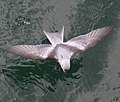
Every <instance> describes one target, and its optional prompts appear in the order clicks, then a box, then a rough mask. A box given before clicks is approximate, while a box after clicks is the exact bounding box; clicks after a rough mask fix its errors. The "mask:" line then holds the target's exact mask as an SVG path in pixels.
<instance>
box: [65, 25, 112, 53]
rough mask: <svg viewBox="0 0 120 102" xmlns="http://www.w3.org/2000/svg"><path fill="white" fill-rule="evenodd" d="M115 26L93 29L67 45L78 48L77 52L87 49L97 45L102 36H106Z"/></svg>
mask: <svg viewBox="0 0 120 102" xmlns="http://www.w3.org/2000/svg"><path fill="white" fill-rule="evenodd" d="M113 28H114V27H113V26H108V27H103V28H99V29H96V30H93V31H91V32H89V33H88V34H85V35H80V36H78V37H75V38H73V39H71V40H69V41H67V42H66V44H67V45H69V46H71V47H74V48H76V52H78V51H85V50H87V49H88V48H90V47H93V46H95V45H96V44H97V43H98V42H99V41H100V40H101V39H102V38H104V37H105V36H106V35H107V34H109V32H110V31H111V30H112V29H113Z"/></svg>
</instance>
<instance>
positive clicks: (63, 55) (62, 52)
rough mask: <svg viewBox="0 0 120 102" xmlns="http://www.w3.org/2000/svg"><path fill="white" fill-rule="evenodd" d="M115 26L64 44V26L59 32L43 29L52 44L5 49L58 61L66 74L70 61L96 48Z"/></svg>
mask: <svg viewBox="0 0 120 102" xmlns="http://www.w3.org/2000/svg"><path fill="white" fill-rule="evenodd" d="M113 28H114V27H113V26H107V27H102V28H98V29H96V30H92V31H90V32H89V33H87V34H82V35H79V36H76V37H74V38H72V39H70V40H68V41H66V42H64V39H63V37H64V26H63V27H62V29H61V30H60V31H58V32H47V31H45V30H44V29H43V32H44V34H45V35H46V37H47V38H48V40H49V41H50V43H51V44H39V45H13V46H12V45H11V46H7V47H5V50H7V51H8V52H10V53H13V54H16V55H19V56H22V57H25V58H29V59H33V60H46V59H49V58H53V59H56V60H57V62H58V63H59V64H60V66H61V68H62V70H63V71H64V72H66V71H68V70H69V69H70V59H71V57H72V56H73V55H75V54H76V53H78V52H79V53H82V52H85V51H86V50H88V49H89V48H91V47H94V46H95V45H96V44H97V43H98V42H99V41H101V40H102V39H103V38H104V37H105V36H106V35H108V34H109V33H110V32H111V31H112V30H113Z"/></svg>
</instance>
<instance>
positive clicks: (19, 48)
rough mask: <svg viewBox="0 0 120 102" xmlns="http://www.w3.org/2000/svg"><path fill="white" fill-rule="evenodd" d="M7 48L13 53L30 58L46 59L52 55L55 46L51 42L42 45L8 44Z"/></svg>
mask: <svg viewBox="0 0 120 102" xmlns="http://www.w3.org/2000/svg"><path fill="white" fill-rule="evenodd" d="M5 49H6V50H7V51H9V52H11V53H14V54H17V55H20V56H23V57H26V58H30V59H40V60H44V59H46V58H48V57H50V54H51V52H52V50H53V47H52V46H51V45H49V44H41V45H16V46H8V47H5Z"/></svg>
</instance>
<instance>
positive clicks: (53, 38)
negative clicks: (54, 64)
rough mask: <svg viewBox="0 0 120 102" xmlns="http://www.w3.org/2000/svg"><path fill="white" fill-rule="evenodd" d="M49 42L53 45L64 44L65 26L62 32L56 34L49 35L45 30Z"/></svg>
mask: <svg viewBox="0 0 120 102" xmlns="http://www.w3.org/2000/svg"><path fill="white" fill-rule="evenodd" d="M43 32H44V33H45V35H46V36H47V38H48V39H49V41H50V42H51V44H52V45H54V44H58V43H63V36H64V26H63V27H62V30H61V31H59V32H56V33H49V32H46V31H45V30H43Z"/></svg>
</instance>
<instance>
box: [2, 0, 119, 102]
mask: <svg viewBox="0 0 120 102" xmlns="http://www.w3.org/2000/svg"><path fill="white" fill-rule="evenodd" d="M63 25H64V26H65V37H64V41H67V40H69V39H71V38H73V37H75V36H78V35H81V34H86V33H88V32H89V31H91V30H94V29H97V28H100V27H104V26H110V25H115V29H114V30H113V31H112V32H111V34H109V36H107V37H106V38H105V39H104V40H102V41H101V42H100V43H99V44H97V46H95V47H94V48H91V49H90V50H88V51H86V52H85V53H82V54H76V55H75V56H74V57H73V58H72V59H71V69H70V70H69V72H68V73H67V74H66V73H64V72H63V71H62V70H61V68H60V67H59V66H58V65H57V62H56V60H45V61H34V60H31V59H25V58H22V57H20V56H17V55H14V54H11V53H7V52H6V51H5V50H3V49H0V56H1V57H0V101H1V102H28V101H29V102H119V101H120V63H119V62H120V47H119V41H120V1H119V0H74V1H73V0H69V1H67V0H64V1H58V0H1V1H0V46H3V45H17V44H40V43H49V41H48V39H47V38H46V37H45V35H44V33H43V29H45V30H46V31H49V32H56V31H59V30H60V29H61V28H62V26H63ZM57 68H58V69H57ZM56 69H57V70H56Z"/></svg>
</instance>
